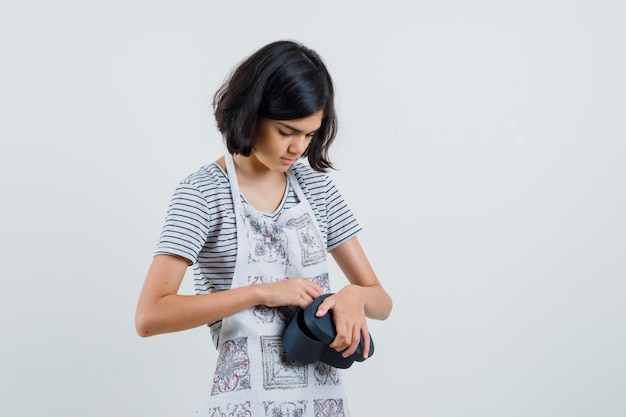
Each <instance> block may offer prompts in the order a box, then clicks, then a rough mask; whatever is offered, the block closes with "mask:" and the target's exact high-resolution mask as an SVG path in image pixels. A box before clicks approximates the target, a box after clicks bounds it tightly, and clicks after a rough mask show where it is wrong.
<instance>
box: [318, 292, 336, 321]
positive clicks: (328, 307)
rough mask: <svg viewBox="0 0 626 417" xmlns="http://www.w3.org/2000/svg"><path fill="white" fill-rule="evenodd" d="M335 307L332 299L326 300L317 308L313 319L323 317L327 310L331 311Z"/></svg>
mask: <svg viewBox="0 0 626 417" xmlns="http://www.w3.org/2000/svg"><path fill="white" fill-rule="evenodd" d="M334 307H335V302H334V301H333V298H332V297H328V298H326V299H325V300H324V301H322V303H321V304H320V306H319V307H318V308H317V311H316V312H315V317H323V316H324V315H325V314H326V313H328V311H329V310H332V309H333V308H334Z"/></svg>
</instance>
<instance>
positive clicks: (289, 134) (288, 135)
mask: <svg viewBox="0 0 626 417" xmlns="http://www.w3.org/2000/svg"><path fill="white" fill-rule="evenodd" d="M278 133H280V135H281V136H283V137H285V138H288V137H290V136H291V135H292V134H293V133H287V132H283V131H282V130H279V131H278ZM314 136H315V133H309V134H308V135H306V137H307V138H308V139H309V140H312V139H313V137H314Z"/></svg>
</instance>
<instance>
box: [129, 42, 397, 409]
mask: <svg viewBox="0 0 626 417" xmlns="http://www.w3.org/2000/svg"><path fill="white" fill-rule="evenodd" d="M213 106H214V110H215V117H216V120H217V126H218V128H219V130H220V132H221V133H222V135H223V138H224V141H225V143H226V148H227V150H228V152H226V153H225V155H224V156H222V157H220V158H219V159H217V161H215V162H213V163H210V164H208V165H206V166H204V167H202V168H200V169H199V170H198V171H196V172H195V173H193V174H191V175H190V176H188V177H187V178H186V179H185V180H183V181H182V182H181V183H180V184H179V186H178V187H177V188H176V190H175V192H174V195H173V197H172V201H171V204H170V206H169V209H168V212H167V217H166V220H165V225H164V227H163V231H162V233H161V237H160V240H159V242H158V245H157V249H156V253H155V256H154V258H153V260H152V264H151V265H150V268H149V270H148V273H147V276H146V278H145V282H144V286H143V289H142V291H141V294H140V297H139V301H138V305H137V313H136V318H135V322H136V327H137V332H138V334H139V335H140V336H144V337H145V336H152V335H156V334H160V333H167V332H175V331H179V330H184V329H189V328H193V327H196V326H201V325H206V324H209V326H210V329H211V333H212V336H213V342H214V344H215V346H216V347H217V349H218V351H219V356H218V359H217V365H216V369H215V373H214V375H213V383H212V387H211V389H210V390H208V392H207V393H206V396H205V399H204V401H203V402H202V404H201V409H200V410H199V412H198V414H199V415H201V416H252V417H255V416H348V415H349V412H348V407H347V402H346V399H345V392H344V389H343V386H342V382H341V381H342V380H341V376H340V374H339V370H338V369H336V368H334V367H332V366H329V365H327V364H325V363H322V362H317V363H313V364H304V363H301V362H298V361H296V360H294V359H292V358H290V357H289V355H286V354H285V352H284V350H283V348H282V334H283V331H284V329H285V326H286V325H287V323H288V322H289V320H290V319H291V318H292V316H293V315H294V313H295V311H296V310H297V308H298V307H300V308H305V307H307V306H308V305H309V304H310V303H311V302H312V301H313V300H314V299H316V298H317V297H319V296H321V295H322V294H327V293H331V288H330V285H329V278H328V267H327V259H326V254H327V253H328V252H329V253H330V254H331V255H332V256H333V258H334V259H335V261H336V263H337V265H338V266H339V267H340V268H341V270H342V272H343V273H344V275H345V276H346V277H347V279H348V281H349V284H348V285H346V286H344V287H343V288H341V289H340V290H339V291H336V292H335V293H333V294H332V295H331V296H329V297H327V298H326V299H325V300H324V301H323V303H322V304H321V305H320V307H319V308H318V310H317V313H316V315H317V316H318V317H322V316H323V315H325V314H327V313H328V312H329V311H330V310H332V317H333V321H334V324H335V328H336V334H337V335H336V337H335V339H334V340H333V341H332V343H331V344H330V347H331V348H333V349H335V350H337V351H338V352H342V355H343V356H344V357H348V356H350V355H352V354H353V353H354V352H355V351H356V349H357V346H358V345H359V342H360V341H361V338H363V356H364V358H367V356H368V353H369V350H370V346H369V345H370V337H369V332H368V330H367V321H366V320H367V318H372V319H378V320H384V319H386V318H387V316H388V315H389V314H390V312H391V308H392V301H391V298H390V297H389V295H388V294H387V293H386V292H385V290H384V289H383V287H382V285H381V284H380V282H379V280H378V278H377V277H376V274H375V273H374V270H373V269H372V267H371V265H370V263H369V261H368V259H367V257H366V255H365V253H364V251H363V249H362V248H361V246H360V244H359V241H358V240H357V237H356V235H357V234H358V232H360V230H361V228H360V226H359V224H358V223H357V221H356V219H355V218H354V216H353V214H352V212H351V211H350V209H349V208H348V206H347V205H346V203H345V201H344V200H343V198H342V196H341V194H340V193H339V191H338V190H337V188H336V187H335V185H334V184H333V182H332V181H331V179H330V178H329V177H328V175H327V174H325V172H326V171H328V170H329V169H332V168H333V165H332V163H331V161H330V159H329V156H328V150H329V146H330V144H331V143H332V142H333V140H334V138H335V135H336V132H337V119H336V114H335V108H334V90H333V83H332V80H331V77H330V75H329V73H328V71H327V69H326V67H325V65H324V63H323V61H322V60H321V58H320V57H319V56H318V54H317V53H316V52H315V51H312V50H311V49H309V48H307V47H305V46H303V45H301V44H299V43H296V42H292V41H277V42H273V43H270V44H268V45H266V46H264V47H262V48H261V49H259V50H258V51H257V52H256V53H254V54H252V55H251V56H250V57H249V58H247V59H246V60H245V61H243V62H242V63H241V64H240V65H239V66H238V67H237V68H236V70H235V71H234V72H233V74H232V75H231V77H230V78H229V80H228V81H227V82H226V83H225V84H224V85H223V86H222V87H221V88H220V89H219V90H218V91H217V93H216V94H215V97H214V102H213ZM301 158H307V159H308V164H305V163H303V162H301V161H299V160H300V159H301ZM190 265H193V268H194V276H195V288H196V292H197V294H196V295H179V294H178V290H179V287H180V284H181V281H182V279H183V276H184V275H185V271H186V269H187V268H188V267H189V266H190Z"/></svg>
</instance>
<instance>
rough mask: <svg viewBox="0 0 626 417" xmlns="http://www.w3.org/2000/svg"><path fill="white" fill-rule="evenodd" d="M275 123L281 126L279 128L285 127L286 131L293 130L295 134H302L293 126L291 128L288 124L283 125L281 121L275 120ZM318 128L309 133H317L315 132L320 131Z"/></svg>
mask: <svg viewBox="0 0 626 417" xmlns="http://www.w3.org/2000/svg"><path fill="white" fill-rule="evenodd" d="M276 123H278V124H279V125H281V126H283V127H286V128H287V129H291V130H293V131H294V132H297V133H303V132H302V130H300V129H297V128H295V127H293V126H291V125H289V124H287V123H285V122H282V121H280V120H277V121H276ZM320 127H321V126H320ZM320 127H318V128H317V129H315V130H313V131H311V132H309V133H315V132H317V131H318V130H319V129H320Z"/></svg>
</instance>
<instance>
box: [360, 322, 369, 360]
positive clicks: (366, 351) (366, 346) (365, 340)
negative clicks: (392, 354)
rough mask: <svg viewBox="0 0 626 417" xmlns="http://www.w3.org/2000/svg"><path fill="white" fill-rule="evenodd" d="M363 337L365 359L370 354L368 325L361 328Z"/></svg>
mask: <svg viewBox="0 0 626 417" xmlns="http://www.w3.org/2000/svg"><path fill="white" fill-rule="evenodd" d="M361 337H363V359H367V358H369V356H370V343H371V340H370V332H369V331H368V330H367V327H365V326H364V327H363V328H362V329H361Z"/></svg>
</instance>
